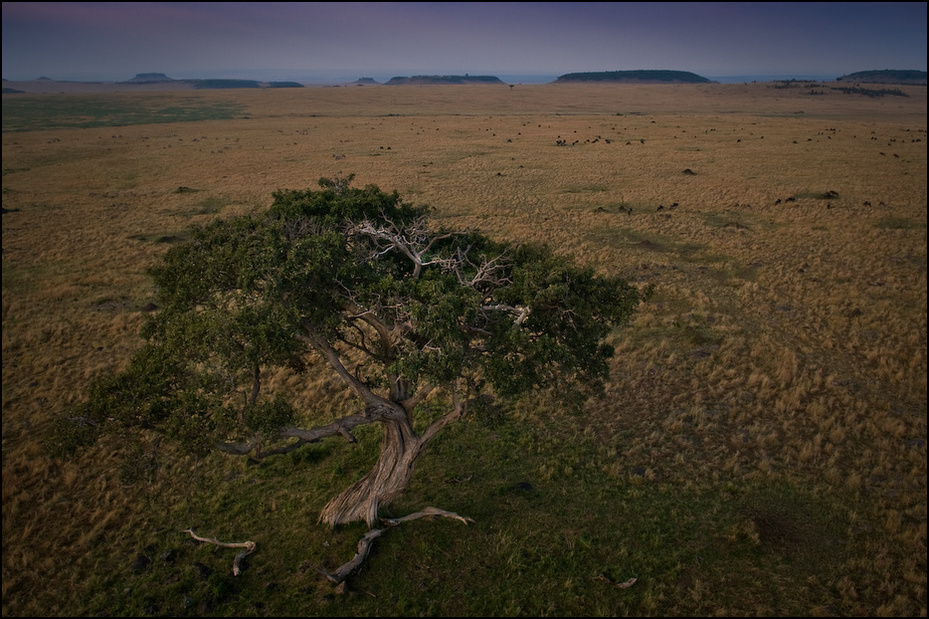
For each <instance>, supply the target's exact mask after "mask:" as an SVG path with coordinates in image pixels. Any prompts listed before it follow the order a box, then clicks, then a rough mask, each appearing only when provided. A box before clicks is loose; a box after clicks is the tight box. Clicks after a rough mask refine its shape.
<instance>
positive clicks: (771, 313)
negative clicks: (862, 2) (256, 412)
mask: <svg viewBox="0 0 929 619" xmlns="http://www.w3.org/2000/svg"><path fill="white" fill-rule="evenodd" d="M811 90H815V91H820V92H821V94H811ZM901 90H902V91H903V92H904V93H905V94H906V95H908V96H905V97H901V96H885V97H878V98H872V97H866V96H861V95H849V94H843V93H839V92H837V91H832V90H830V89H828V88H825V89H807V88H799V87H797V88H790V89H775V88H772V87H771V85H770V84H749V85H705V86H703V85H701V86H691V85H673V86H630V85H580V84H576V85H554V84H550V85H532V86H523V85H517V86H515V87H513V88H510V87H507V86H425V87H370V86H365V87H330V88H324V87H314V88H306V89H299V90H261V91H254V90H248V91H221V92H175V93H142V94H133V93H113V94H110V95H92V96H91V95H80V94H69V95H41V96H35V95H13V96H10V95H4V97H3V128H4V133H3V138H2V139H3V209H4V211H3V386H2V396H3V409H2V420H3V433H2V448H3V534H2V535H3V537H2V544H3V572H2V576H3V584H2V587H3V614H4V616H13V615H16V616H75V615H107V616H113V615H117V616H119V615H172V616H193V615H215V616H281V615H283V616H299V615H326V616H343V615H345V616H348V615H353V616H359V615H361V616H374V615H424V614H425V615H459V616H460V615H475V616H485V615H491V616H501V615H562V616H577V615H590V616H595V615H596V616H600V615H633V616H644V615H649V616H652V615H690V616H705V615H777V616H808V615H814V616H816V615H855V616H862V615H870V616H875V615H878V616H903V615H906V616H926V515H927V514H926V468H927V464H926V437H927V407H926V402H927V398H926V380H927V379H926V374H927V366H926V348H927V340H926V317H927V290H926V243H927V238H926V208H927V197H926V166H927V159H926V128H927V127H926V125H927V122H926V119H927V114H926V113H927V108H926V89H925V87H902V88H901ZM23 102H25V103H26V104H25V105H24V104H23ZM62 110H64V111H62ZM95 110H96V111H95ZM165 110H174V112H171V113H173V114H175V116H171V114H170V113H168V112H166V111H165ZM179 110H181V111H179ZM75 111H80V114H81V115H83V116H85V117H87V118H88V119H90V120H91V121H92V120H93V119H94V118H96V115H97V114H98V112H99V114H100V115H102V114H104V113H105V114H106V115H107V116H106V118H107V119H108V120H107V121H106V122H104V123H96V122H87V123H86V124H84V125H81V126H74V125H71V126H67V123H70V122H72V120H73V118H74V117H75ZM198 114H205V115H206V116H200V115H198ZM217 116H219V117H217ZM201 118H206V119H201ZM170 120H186V122H166V121H170ZM140 123H141V124H140ZM100 124H102V125H104V126H99V125H100ZM43 127H45V128H43ZM349 173H355V174H356V183H357V184H361V185H363V184H369V183H373V184H377V185H378V186H380V187H381V188H382V189H385V190H394V189H396V190H398V191H399V192H400V193H401V195H402V196H404V197H405V198H406V199H407V200H409V201H412V202H415V203H419V204H421V203H425V204H430V205H432V206H433V207H434V208H435V217H436V219H437V221H438V222H440V223H442V224H447V225H454V226H462V227H465V226H470V227H476V228H479V229H481V230H482V231H484V232H486V233H489V234H491V235H493V236H497V237H500V238H507V239H513V240H535V241H545V242H548V243H550V244H551V245H553V246H554V247H555V248H557V249H558V250H559V251H563V252H565V253H566V254H570V255H572V256H574V258H575V259H576V260H578V261H581V262H584V263H587V264H591V265H593V266H595V268H597V269H599V270H601V271H603V272H605V273H606V272H609V273H619V274H622V275H623V276H625V277H626V278H627V279H629V280H630V281H632V282H635V283H637V284H639V285H641V286H647V285H651V286H653V287H654V290H655V293H654V295H653V296H652V297H651V299H650V300H649V301H648V302H647V303H645V304H643V306H642V307H641V308H640V311H639V312H638V314H637V316H636V317H635V319H634V322H633V324H632V325H631V326H630V327H629V328H628V329H626V330H624V331H622V332H620V333H617V334H616V336H615V345H616V348H617V356H616V360H615V368H614V372H613V378H612V381H611V383H610V385H609V387H608V394H607V398H606V399H605V400H603V401H598V402H591V403H590V404H589V406H588V407H587V409H586V410H585V412H584V414H582V415H568V414H566V413H565V412H564V411H560V410H555V409H552V408H550V407H549V406H547V405H546V404H545V403H544V402H527V403H525V404H524V405H521V406H519V407H517V408H516V409H514V410H512V411H510V415H509V416H508V417H507V418H484V419H476V420H474V421H472V422H470V423H464V424H461V425H459V426H458V427H455V428H453V429H452V430H451V431H450V432H448V434H447V435H446V436H445V437H444V438H443V439H442V440H441V441H440V442H438V443H437V444H436V445H435V447H434V449H433V450H432V451H431V452H429V453H427V454H426V455H425V456H424V459H423V461H422V462H421V465H420V467H419V469H418V470H417V473H416V475H415V476H414V481H413V484H412V486H411V487H410V488H409V489H408V491H407V492H406V493H405V495H404V496H403V498H402V500H401V501H400V503H399V504H397V505H395V506H393V507H392V510H393V511H394V512H395V513H396V514H403V513H406V512H409V511H415V510H416V509H420V508H421V507H423V506H425V505H437V506H439V507H442V508H445V509H450V510H453V511H456V512H458V513H461V514H465V515H467V516H470V517H471V518H473V519H474V520H475V523H474V524H473V525H471V526H468V527H464V526H463V525H460V524H457V523H452V522H450V521H444V522H426V521H417V522H414V523H411V524H409V525H404V526H403V527H400V528H398V529H396V530H394V531H391V533H390V534H389V535H387V536H385V537H384V538H382V539H381V540H379V541H378V545H377V546H376V547H375V549H374V551H373V552H372V554H371V556H370V557H369V559H368V562H367V563H366V564H365V565H364V567H363V568H362V569H361V570H360V571H359V572H358V573H357V574H356V575H355V576H354V577H353V578H352V579H351V580H350V581H349V587H348V590H347V591H345V592H334V591H333V590H332V588H331V586H330V585H328V583H326V582H325V581H324V580H322V579H321V578H319V577H318V575H317V574H316V572H315V567H316V566H318V565H321V564H324V563H325V564H327V565H329V566H330V567H331V566H334V565H338V564H340V563H342V562H343V561H345V560H347V558H349V557H350V556H351V555H352V554H353V553H354V550H355V544H356V542H357V540H358V539H359V537H360V535H361V534H363V532H364V530H363V528H359V527H354V528H353V527H346V528H344V529H340V530H337V531H329V530H326V529H324V528H323V527H322V526H320V525H318V524H316V517H317V514H318V512H319V510H320V509H321V508H322V506H323V505H324V504H325V501H326V500H327V499H328V498H329V497H330V496H332V495H333V494H334V493H335V492H337V491H338V490H340V489H341V488H342V487H343V486H344V485H346V483H347V481H348V480H349V479H351V478H353V476H356V475H359V474H360V473H361V472H363V471H364V470H365V467H366V466H368V465H369V464H370V462H371V460H372V458H373V457H374V455H375V453H376V443H377V440H378V437H377V436H376V435H374V434H365V433H362V436H361V441H360V442H361V444H360V446H351V447H350V446H346V445H341V444H336V443H326V444H321V445H314V446H309V447H308V448H305V450H304V451H302V452H299V453H297V454H294V455H292V456H288V457H287V458H285V459H281V460H278V461H271V460H268V461H265V462H264V463H262V464H261V465H258V466H249V465H248V464H247V463H246V462H245V461H242V460H236V459H228V458H222V457H219V456H216V457H212V456H211V457H208V458H204V459H200V460H194V459H191V458H187V457H180V456H176V455H175V454H173V453H172V450H171V447H170V446H169V445H165V444H157V443H155V444H153V445H152V446H150V449H149V450H147V451H144V452H135V451H133V450H132V449H130V448H128V447H123V446H121V445H119V444H118V443H115V444H107V445H101V446H99V447H98V448H96V449H95V450H92V451H90V452H87V453H84V454H82V455H81V456H79V457H78V458H77V459H75V460H65V461H59V460H54V459H51V458H50V457H49V456H48V455H46V453H45V451H44V448H43V441H44V436H45V433H46V431H47V429H48V428H49V425H50V422H51V420H52V419H53V418H54V417H55V416H58V415H61V414H64V413H67V411H68V409H69V407H71V406H72V405H74V404H75V403H76V402H79V401H81V400H82V399H83V397H84V395H85V393H86V388H87V385H88V382H89V381H90V380H91V379H93V378H94V377H95V376H98V375H100V374H101V373H104V372H108V371H111V370H113V369H114V368H118V367H120V366H121V364H123V363H124V362H125V361H126V360H127V358H128V355H129V354H130V352H131V351H132V350H134V349H135V348H136V347H137V346H138V345H139V343H140V342H139V340H138V337H137V331H138V328H139V326H140V324H141V322H142V319H143V317H144V315H145V311H146V309H147V308H146V306H147V304H149V303H150V302H152V301H153V290H152V287H151V284H150V282H149V281H148V280H147V278H146V276H145V268H146V267H147V266H148V265H150V264H151V263H152V262H153V261H155V260H156V259H157V258H158V256H159V255H160V254H161V253H162V252H163V251H164V249H165V248H166V247H168V246H169V245H170V244H171V243H173V242H177V241H179V240H181V239H183V237H184V235H185V230H186V229H187V227H188V226H189V225H190V224H192V223H198V222H206V221H208V220H210V219H212V218H215V217H222V216H227V215H232V214H238V213H245V212H251V211H255V210H258V209H262V208H264V207H266V206H267V205H268V204H269V203H270V200H271V193H272V192H273V191H274V190H277V189H283V188H294V189H299V188H308V187H315V185H316V181H317V180H318V179H319V178H320V177H324V176H326V177H328V176H334V175H347V174H349ZM301 388H305V389H306V399H307V401H308V402H312V401H314V400H318V399H319V398H322V397H324V393H323V391H324V390H325V389H326V384H325V382H324V380H323V379H322V378H321V377H313V378H312V379H311V380H310V381H308V383H307V384H306V385H304V386H301ZM189 528H193V529H194V530H196V532H197V533H198V534H200V535H205V536H208V537H214V536H215V537H218V538H219V539H221V540H223V541H242V540H244V539H250V540H253V541H256V542H257V544H258V546H257V548H258V550H257V552H255V553H254V554H253V555H251V556H250V557H249V558H248V559H247V569H246V570H245V571H244V573H243V574H242V575H241V576H239V577H233V576H232V575H231V573H230V567H231V562H232V556H233V555H234V552H235V551H232V550H228V549H220V548H217V547H214V546H209V545H197V544H194V543H192V542H191V540H190V539H189V536H188V535H187V534H185V533H182V531H183V530H185V529H189ZM145 558H147V559H149V561H147V562H146V560H145ZM632 578H635V579H636V580H635V582H634V584H632V585H631V586H628V587H619V586H617V585H618V584H620V583H626V582H627V581H629V579H632Z"/></svg>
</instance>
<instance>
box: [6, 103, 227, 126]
mask: <svg viewBox="0 0 929 619" xmlns="http://www.w3.org/2000/svg"><path fill="white" fill-rule="evenodd" d="M243 110H244V106H242V105H239V104H236V103H232V102H223V101H208V100H205V99H201V98H197V97H186V98H178V97H177V96H170V97H167V96H158V95H150V96H146V97H123V96H119V95H110V96H105V95H42V96H23V97H4V99H3V132H4V133H6V132H13V131H35V130H40V129H59V128H80V129H84V128H90V127H118V126H125V125H144V124H160V123H176V122H192V121H200V120H228V119H231V118H235V117H236V116H239V115H241V114H242V112H243Z"/></svg>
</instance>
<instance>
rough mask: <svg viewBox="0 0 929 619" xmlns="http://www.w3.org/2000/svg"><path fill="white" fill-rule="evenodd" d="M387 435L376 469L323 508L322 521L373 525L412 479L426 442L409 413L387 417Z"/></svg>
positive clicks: (385, 423) (385, 430) (332, 523)
mask: <svg viewBox="0 0 929 619" xmlns="http://www.w3.org/2000/svg"><path fill="white" fill-rule="evenodd" d="M381 424H382V426H383V428H384V438H383V442H382V443H381V454H380V456H379V457H378V459H377V463H376V464H375V465H374V468H373V469H371V471H369V472H368V473H367V474H366V475H365V476H364V477H362V478H361V479H359V480H358V481H356V482H355V483H354V484H352V485H351V486H349V487H348V488H347V489H346V490H345V491H344V492H342V493H341V494H340V495H339V496H337V497H335V498H334V499H332V500H331V501H329V503H328V504H327V505H326V507H325V508H323V511H322V513H321V514H320V516H319V519H320V521H321V522H325V523H326V524H328V525H329V526H330V527H334V526H336V525H339V524H344V523H347V522H355V521H358V520H364V521H365V522H367V523H368V526H369V527H373V526H374V523H375V522H376V521H377V512H378V509H379V508H380V507H381V506H386V505H387V504H389V503H390V501H392V500H393V499H394V498H396V497H397V496H398V495H399V494H400V493H401V492H402V491H403V489H404V488H406V485H407V484H408V483H409V481H410V477H411V476H412V474H413V463H414V462H415V460H416V458H417V457H418V456H419V454H420V452H421V451H422V447H423V445H422V441H421V439H420V437H419V436H418V435H417V434H416V432H414V431H413V426H412V425H411V424H410V421H409V419H408V418H407V417H406V416H399V415H398V416H392V417H391V418H388V419H383V420H382V421H381Z"/></svg>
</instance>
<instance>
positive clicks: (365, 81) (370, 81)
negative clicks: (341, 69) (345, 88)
mask: <svg viewBox="0 0 929 619" xmlns="http://www.w3.org/2000/svg"><path fill="white" fill-rule="evenodd" d="M352 84H358V85H359V86H366V85H371V86H374V85H377V84H380V82H376V81H374V78H373V77H359V78H358V79H357V80H355V81H354V82H352Z"/></svg>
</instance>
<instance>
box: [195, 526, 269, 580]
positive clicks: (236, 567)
mask: <svg viewBox="0 0 929 619" xmlns="http://www.w3.org/2000/svg"><path fill="white" fill-rule="evenodd" d="M181 533H190V536H191V537H192V538H194V539H195V540H197V541H198V542H206V543H208V544H215V545H217V546H222V547H223V548H244V549H245V550H243V551H242V552H240V553H239V554H237V555H236V556H235V560H234V561H233V562H232V575H233V576H238V575H239V574H240V573H241V571H242V570H241V565H242V559H244V558H245V557H247V556H248V555H250V554H252V553H253V552H255V546H256V544H255V542H220V541H219V540H217V539H216V538H210V537H200V536H199V535H197V534H196V533H194V532H193V529H185V530H183V531H181Z"/></svg>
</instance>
